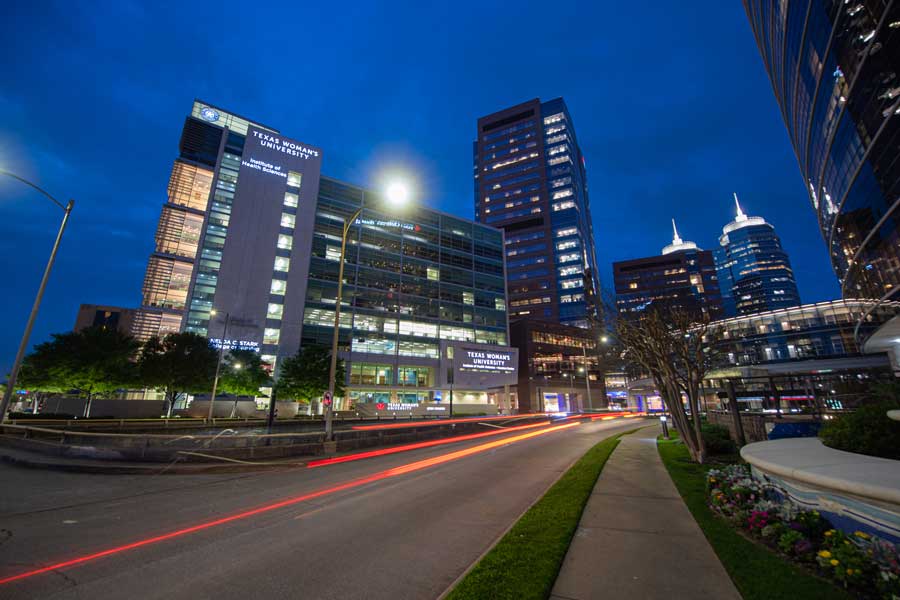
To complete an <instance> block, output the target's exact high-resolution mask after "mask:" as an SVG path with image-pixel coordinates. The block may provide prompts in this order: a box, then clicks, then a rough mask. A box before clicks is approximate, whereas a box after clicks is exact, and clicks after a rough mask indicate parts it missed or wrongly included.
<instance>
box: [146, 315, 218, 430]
mask: <svg viewBox="0 0 900 600" xmlns="http://www.w3.org/2000/svg"><path fill="white" fill-rule="evenodd" d="M216 360H218V354H217V353H216V350H215V348H213V347H212V346H210V344H209V340H207V339H206V338H205V337H203V336H202V335H197V334H196V333H187V332H186V333H170V334H168V335H167V336H165V337H164V338H162V339H160V338H158V337H152V338H150V339H149V340H147V341H146V342H144V345H143V347H142V348H141V354H140V357H139V358H138V370H139V372H140V378H141V385H145V386H147V387H152V388H157V389H159V390H162V391H163V392H164V393H165V398H166V417H171V416H172V408H173V407H174V405H175V400H176V399H177V398H178V396H179V394H184V393H189V394H190V393H194V394H195V393H199V392H205V391H207V390H209V388H210V387H211V386H212V380H213V375H214V373H215V370H216Z"/></svg>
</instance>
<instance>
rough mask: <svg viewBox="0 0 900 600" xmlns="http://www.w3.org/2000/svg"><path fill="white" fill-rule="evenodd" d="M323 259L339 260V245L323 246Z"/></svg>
mask: <svg viewBox="0 0 900 600" xmlns="http://www.w3.org/2000/svg"><path fill="white" fill-rule="evenodd" d="M325 260H333V261H335V262H340V261H341V249H340V247H339V246H327V247H326V248H325Z"/></svg>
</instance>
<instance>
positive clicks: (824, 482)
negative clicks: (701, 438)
mask: <svg viewBox="0 0 900 600" xmlns="http://www.w3.org/2000/svg"><path fill="white" fill-rule="evenodd" d="M741 457H742V458H743V459H744V460H746V461H747V462H748V463H750V466H751V468H752V471H753V476H754V477H755V478H757V479H759V480H761V481H768V482H771V483H773V484H774V485H776V486H778V487H779V488H781V489H782V490H784V492H785V493H786V494H787V496H788V497H789V499H790V500H792V501H793V502H795V503H796V504H798V505H799V506H801V507H802V508H803V509H805V510H817V511H819V513H821V514H822V515H823V516H824V517H825V518H827V519H828V520H829V521H831V523H832V524H833V525H834V526H835V527H836V528H838V529H840V530H842V531H844V532H846V533H850V534H852V533H853V532H854V531H865V532H866V533H870V534H874V535H877V536H878V537H881V538H884V539H887V540H890V541H892V542H894V543H900V461H896V460H888V459H885V458H876V457H873V456H865V455H862V454H853V453H851V452H842V451H840V450H834V449H832V448H828V447H827V446H825V445H823V444H822V442H821V441H819V440H818V439H815V438H797V439H785V440H775V441H770V442H758V443H755V444H748V445H747V446H744V447H743V448H742V449H741Z"/></svg>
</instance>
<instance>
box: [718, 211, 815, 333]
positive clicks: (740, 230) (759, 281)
mask: <svg viewBox="0 0 900 600" xmlns="http://www.w3.org/2000/svg"><path fill="white" fill-rule="evenodd" d="M734 204H735V207H736V208H737V214H736V216H735V218H734V220H733V221H731V222H730V223H728V224H727V225H725V227H723V228H722V235H721V236H720V237H719V247H718V248H717V249H716V250H715V252H714V253H713V254H714V257H715V261H716V271H717V273H718V277H719V289H720V290H721V293H722V307H723V308H724V310H725V316H727V317H734V316H737V315H751V314H754V313H758V312H765V311H770V310H778V309H779V308H788V307H790V306H797V305H798V304H800V294H799V293H798V292H797V284H796V282H795V281H794V271H793V269H791V262H790V259H788V255H787V253H786V252H785V251H784V250H783V249H782V247H781V240H780V239H779V237H778V235H777V234H776V233H775V228H774V227H772V225H771V224H769V223H767V222H766V220H765V219H763V218H762V217H748V216H747V215H745V214H744V211H743V210H741V205H740V202H738V197H737V194H735V195H734Z"/></svg>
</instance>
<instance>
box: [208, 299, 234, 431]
mask: <svg viewBox="0 0 900 600" xmlns="http://www.w3.org/2000/svg"><path fill="white" fill-rule="evenodd" d="M209 314H210V315H212V316H213V317H214V316H216V314H217V313H216V309H212V310H211V311H209ZM230 318H231V315H229V314H228V313H227V312H226V313H225V329H223V330H222V339H221V340H219V358H218V359H217V360H216V376H215V377H213V388H212V396H210V397H209V413H208V414H207V415H206V418H207V419H208V420H210V421H212V418H213V405H215V403H216V388H218V387H219V371H220V370H221V368H222V356H223V355H224V354H225V340H227V339H228V320H229V319H230Z"/></svg>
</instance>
